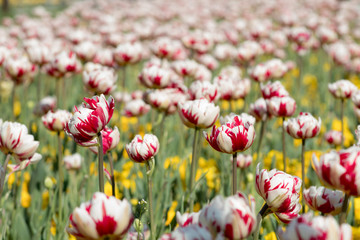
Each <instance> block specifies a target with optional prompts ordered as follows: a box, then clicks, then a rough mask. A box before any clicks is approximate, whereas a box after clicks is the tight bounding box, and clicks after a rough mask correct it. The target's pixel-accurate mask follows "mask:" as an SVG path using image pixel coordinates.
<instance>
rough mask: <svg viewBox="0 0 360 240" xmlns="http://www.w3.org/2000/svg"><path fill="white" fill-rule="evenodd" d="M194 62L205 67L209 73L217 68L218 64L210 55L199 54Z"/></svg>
mask: <svg viewBox="0 0 360 240" xmlns="http://www.w3.org/2000/svg"><path fill="white" fill-rule="evenodd" d="M195 59H196V61H198V62H199V63H201V64H203V65H205V66H206V67H207V68H208V69H210V70H211V71H214V70H215V69H216V68H218V67H219V62H218V61H217V60H216V59H215V58H214V57H213V56H212V55H210V54H200V55H196V56H195Z"/></svg>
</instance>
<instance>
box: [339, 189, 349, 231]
mask: <svg viewBox="0 0 360 240" xmlns="http://www.w3.org/2000/svg"><path fill="white" fill-rule="evenodd" d="M349 198H350V195H349V194H347V193H345V196H344V203H343V205H342V208H341V213H340V219H339V221H340V224H343V223H345V222H346V214H347V209H348V206H349Z"/></svg>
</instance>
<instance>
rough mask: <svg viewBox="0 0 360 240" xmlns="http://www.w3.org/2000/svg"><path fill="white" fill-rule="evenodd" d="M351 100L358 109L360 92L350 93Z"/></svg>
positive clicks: (359, 106)
mask: <svg viewBox="0 0 360 240" xmlns="http://www.w3.org/2000/svg"><path fill="white" fill-rule="evenodd" d="M351 100H352V102H353V103H354V105H355V107H357V108H360V90H357V91H356V92H353V93H352V95H351Z"/></svg>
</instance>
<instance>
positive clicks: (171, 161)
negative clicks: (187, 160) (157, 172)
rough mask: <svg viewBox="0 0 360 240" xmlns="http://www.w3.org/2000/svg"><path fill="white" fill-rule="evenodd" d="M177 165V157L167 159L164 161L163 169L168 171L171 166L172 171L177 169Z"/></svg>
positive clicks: (178, 159)
mask: <svg viewBox="0 0 360 240" xmlns="http://www.w3.org/2000/svg"><path fill="white" fill-rule="evenodd" d="M179 163H180V157H179V156H173V157H168V158H166V159H165V162H164V168H165V169H168V168H169V167H170V165H171V166H172V168H173V169H177V167H178V165H179Z"/></svg>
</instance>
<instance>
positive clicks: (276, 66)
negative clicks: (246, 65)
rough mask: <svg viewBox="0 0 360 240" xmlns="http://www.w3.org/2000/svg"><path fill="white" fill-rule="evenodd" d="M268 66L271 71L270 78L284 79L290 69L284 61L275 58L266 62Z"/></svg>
mask: <svg viewBox="0 0 360 240" xmlns="http://www.w3.org/2000/svg"><path fill="white" fill-rule="evenodd" d="M266 66H267V67H268V69H270V72H271V76H270V78H272V79H276V78H282V77H283V76H284V75H285V73H286V72H287V71H288V68H287V66H286V64H285V63H283V61H281V60H280V59H277V58H274V59H271V60H269V61H267V62H266Z"/></svg>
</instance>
